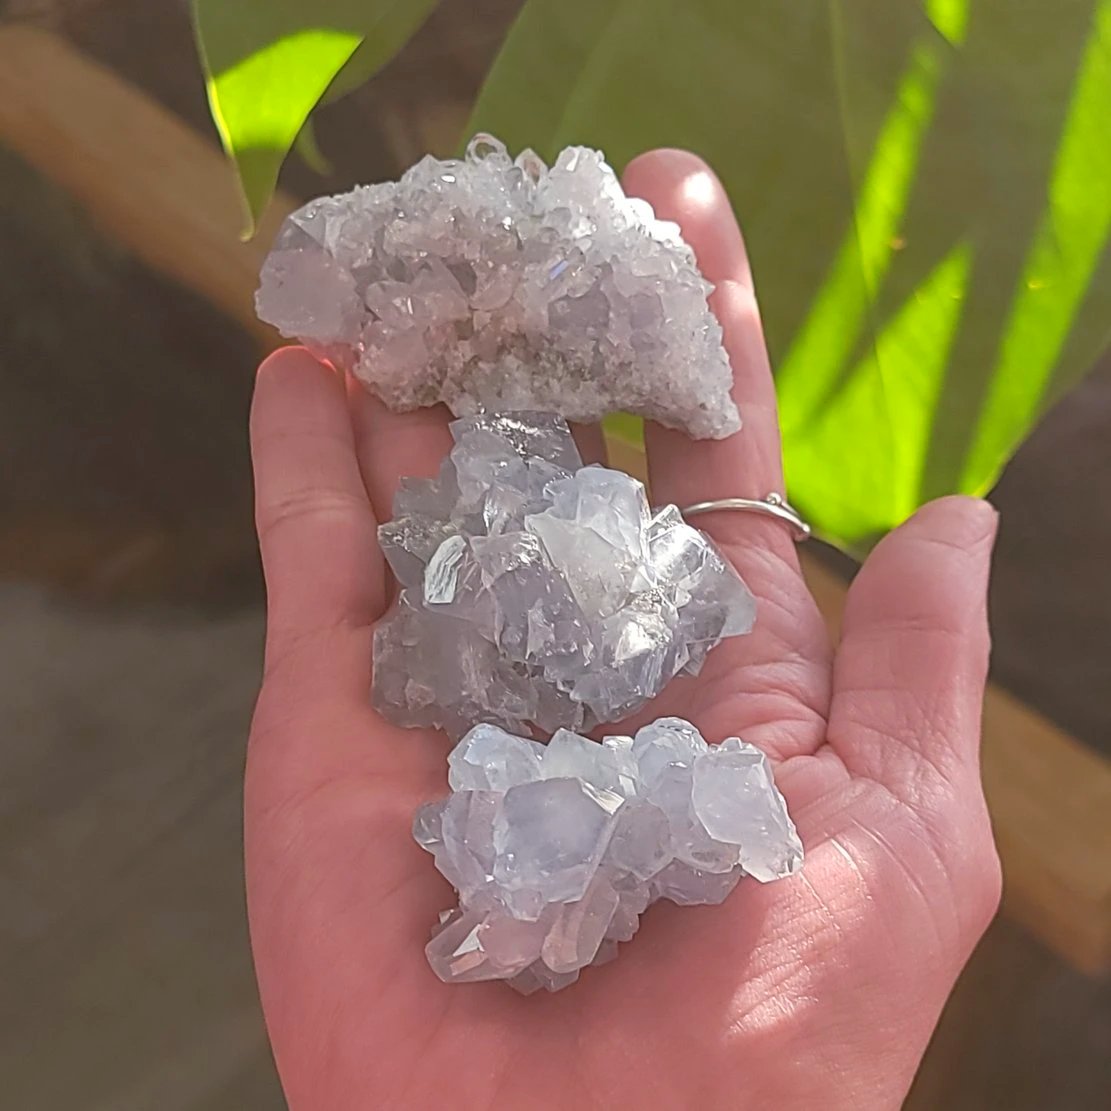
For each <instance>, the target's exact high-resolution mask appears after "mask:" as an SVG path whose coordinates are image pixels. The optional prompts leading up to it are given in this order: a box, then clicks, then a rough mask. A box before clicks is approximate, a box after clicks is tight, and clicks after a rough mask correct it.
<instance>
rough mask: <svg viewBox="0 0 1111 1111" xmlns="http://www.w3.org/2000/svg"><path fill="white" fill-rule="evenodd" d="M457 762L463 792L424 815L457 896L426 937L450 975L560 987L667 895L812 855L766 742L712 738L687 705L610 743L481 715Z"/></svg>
mask: <svg viewBox="0 0 1111 1111" xmlns="http://www.w3.org/2000/svg"><path fill="white" fill-rule="evenodd" d="M449 765H450V783H451V786H452V788H453V793H452V794H451V795H450V796H448V798H446V799H444V800H441V801H439V802H433V803H428V804H426V805H425V806H422V807H421V808H420V809H419V810H418V811H417V814H416V816H415V818H414V821H413V836H414V837H415V838H416V840H417V843H418V844H420V845H421V847H422V848H424V849H426V850H427V851H428V852H430V853H432V854H433V856H434V857H435V860H436V867H437V868H438V869H439V870H440V871H441V872H442V873H443V875H444V876H445V877H446V878H447V879H448V880H449V881H450V882H451V884H452V886H453V887H454V888H455V889H456V891H457V892H458V893H459V906H458V907H457V908H456V909H455V910H453V911H445V912H444V913H443V914H442V915H441V918H440V922H439V924H438V925H437V926H436V928H435V929H434V931H433V937H432V940H431V941H430V942H429V943H428V945H427V948H426V952H427V955H428V960H429V963H430V964H431V965H432V968H433V969H434V970H435V972H436V975H437V976H439V977H440V979H441V980H444V981H446V982H448V983H466V982H470V981H474V980H507V981H508V982H509V983H510V984H511V985H512V986H513V987H514V988H516V989H517V990H518V991H521V992H523V993H525V994H529V993H531V992H533V991H538V990H540V989H541V988H544V989H546V990H547V991H557V990H559V989H560V988H563V987H566V986H568V985H569V984H572V983H574V982H575V980H576V979H577V978H578V975H579V972H580V970H581V969H583V968H585V967H586V966H587V965H590V964H604V963H605V962H606V961H609V960H612V959H613V958H614V956H615V955H616V952H617V945H618V943H619V942H624V941H629V940H630V939H631V938H632V937H633V935H634V934H635V933H636V930H637V926H638V925H639V922H640V916H641V914H643V913H644V911H645V909H646V908H647V907H648V906H649V905H650V904H651V903H653V902H655V901H656V900H657V899H670V900H671V901H672V902H675V903H678V904H680V905H682V906H689V905H695V904H699V903H720V902H722V900H724V899H725V898H726V897H727V896H728V895H729V893H730V892H731V891H732V890H733V888H734V887H735V886H736V885H737V883H738V881H739V880H740V879H741V877H742V876H744V875H746V874H748V875H752V876H753V877H754V878H755V879H758V880H760V881H762V882H768V881H770V880H775V879H781V878H783V877H786V876H789V875H792V874H793V873H794V872H796V871H797V870H798V869H799V867H800V866H801V864H802V843H801V841H800V840H799V837H798V834H797V833H796V831H795V827H794V824H793V823H792V821H791V818H790V816H789V815H788V813H787V806H786V803H785V802H784V800H783V796H782V795H781V794H780V793H779V791H778V790H777V789H776V786H775V782H774V780H773V778H772V775H771V770H770V767H769V765H768V762H767V760H766V758H765V757H764V755H763V753H761V752H760V750H759V749H756V748H754V747H753V746H752V745H749V744H746V743H745V742H744V741H741V740H739V739H738V738H736V737H731V738H729V739H728V740H726V741H723V742H722V743H721V744H720V745H708V744H707V743H706V741H705V740H704V739H703V738H702V736H701V734H700V733H699V732H698V730H697V729H695V728H694V726H693V725H691V724H690V723H689V722H686V721H683V720H682V719H680V718H662V719H660V720H659V721H656V722H653V723H652V724H651V725H646V726H644V727H643V728H642V729H641V730H640V731H639V732H638V733H637V734H636V736H635V737H607V738H606V740H605V741H604V742H603V743H601V744H599V743H598V742H596V741H592V740H589V739H588V738H586V737H582V736H579V735H577V734H575V733H572V732H570V731H568V730H561V731H559V732H558V733H556V735H555V736H554V737H553V738H552V741H551V743H550V744H549V745H548V746H547V747H544V746H542V745H540V744H538V743H537V742H536V741H533V740H530V739H528V738H525V737H515V736H513V735H511V734H509V733H506V732H504V731H503V730H501V729H497V728H495V727H492V726H489V725H479V726H476V727H475V728H474V729H472V730H471V731H470V732H469V733H468V734H467V735H466V736H465V737H464V738H463V739H462V741H460V742H459V744H458V745H457V746H456V748H455V750H454V751H453V752H452V754H451V757H450V758H449Z"/></svg>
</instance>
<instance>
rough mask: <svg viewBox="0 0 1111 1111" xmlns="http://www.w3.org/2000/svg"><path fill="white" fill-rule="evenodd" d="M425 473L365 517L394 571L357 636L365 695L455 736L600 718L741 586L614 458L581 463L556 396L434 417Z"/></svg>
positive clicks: (731, 619)
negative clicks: (385, 597) (439, 457)
mask: <svg viewBox="0 0 1111 1111" xmlns="http://www.w3.org/2000/svg"><path fill="white" fill-rule="evenodd" d="M451 432H452V436H453V437H454V440H455V443H454V446H453V448H452V450H451V452H450V454H449V456H448V457H447V459H446V460H445V461H444V463H443V466H442V468H441V470H440V474H439V477H438V478H436V479H434V480H433V479H404V480H403V481H402V484H401V486H400V487H399V489H398V492H397V495H396V498H395V501H394V519H393V520H392V521H390V522H389V523H387V524H384V525H382V526H381V527H380V528H379V531H378V535H379V540H380V542H381V545H382V550H383V551H384V552H385V555H386V558H387V560H388V561H389V563H390V566H391V567H392V568H393V571H394V574H395V575H396V577H397V579H398V582H399V583H400V586H401V592H400V596H399V598H398V600H397V603H396V604H395V606H394V607H393V609H392V610H391V611H390V613H389V614H388V615H387V616H386V618H385V619H384V620H383V621H382V622H380V623H379V625H378V628H377V629H376V631H375V637H374V668H373V688H372V695H373V700H374V704H375V706H376V707H377V708H378V709H379V711H380V712H381V713H382V714H383V715H384V716H385V717H387V718H389V719H390V720H391V721H394V722H396V723H398V724H401V725H410V726H437V727H440V728H442V729H444V730H446V732H447V733H448V734H449V735H450V736H452V737H454V738H456V739H457V738H459V737H461V736H462V735H463V734H464V733H465V732H466V731H467V730H468V729H470V727H471V726H472V725H475V724H477V723H479V722H491V723H494V724H497V725H501V726H503V727H504V728H506V729H508V730H510V731H512V732H515V733H524V734H527V733H530V732H539V733H541V734H543V735H544V736H549V735H550V734H551V733H553V732H554V731H555V730H556V729H560V728H567V729H574V730H585V729H590V728H592V727H593V726H595V725H597V724H598V723H602V722H610V721H617V720H620V719H621V718H623V717H625V716H626V715H628V714H630V713H632V712H634V711H635V710H637V709H639V708H640V707H641V706H643V705H644V703H646V702H647V701H648V700H649V699H650V698H652V697H654V696H655V695H656V694H658V693H659V692H660V691H661V690H662V689H663V687H664V686H665V685H666V684H667V682H668V681H669V680H670V679H671V678H672V677H673V676H675V675H677V674H679V673H680V672H685V673H689V674H697V673H698V671H699V669H700V668H701V666H702V663H703V661H704V660H705V658H706V656H707V654H708V653H709V652H710V650H711V649H712V648H713V647H714V646H715V645H717V644H718V643H719V642H720V641H721V640H722V638H724V637H730V636H736V635H739V634H742V633H747V632H748V631H749V630H750V629H751V628H752V625H753V622H754V620H755V616H756V606H755V602H754V600H753V597H752V595H751V594H750V593H749V591H748V588H747V587H746V586H745V584H744V582H743V581H742V580H741V578H740V577H739V576H738V575H737V573H736V571H735V570H734V569H733V567H732V565H731V564H729V562H728V561H727V560H725V559H724V558H723V557H722V555H721V554H720V553H719V552H718V550H717V549H716V548H715V547H714V545H713V543H712V542H711V541H710V539H709V538H708V537H707V536H706V535H705V534H704V533H702V532H699V531H698V530H697V529H694V528H692V527H691V526H690V525H688V524H687V523H686V522H685V521H684V520H683V518H682V517H681V516H680V514H679V512H678V510H677V509H676V508H675V507H674V506H665V507H664V508H662V509H657V510H652V509H650V508H649V506H648V502H647V499H646V497H645V492H644V487H643V485H642V484H641V483H640V482H638V481H637V480H636V479H634V478H631V477H630V476H629V475H627V474H624V473H623V472H621V471H614V470H609V469H607V468H605V467H599V466H589V467H584V466H583V465H582V460H581V458H580V456H579V453H578V450H577V449H576V447H575V441H574V439H573V438H572V436H571V433H570V431H569V429H568V427H567V424H566V423H565V422H564V421H563V420H562V419H561V418H560V417H557V416H556V415H555V414H552V413H535V412H514V413H493V414H483V415H479V416H474V417H464V418H461V419H459V420H457V421H455V422H454V423H453V424H452V426H451Z"/></svg>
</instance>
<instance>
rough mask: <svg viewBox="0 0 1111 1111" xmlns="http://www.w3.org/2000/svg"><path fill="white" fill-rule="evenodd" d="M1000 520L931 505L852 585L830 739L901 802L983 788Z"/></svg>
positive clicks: (979, 507) (969, 508)
mask: <svg viewBox="0 0 1111 1111" xmlns="http://www.w3.org/2000/svg"><path fill="white" fill-rule="evenodd" d="M997 521H998V516H997V514H996V512H995V510H994V509H993V508H992V507H991V506H990V505H988V503H987V502H985V501H981V500H979V499H977V498H965V497H950V498H942V499H940V500H938V501H935V502H931V503H930V504H929V505H926V506H924V507H923V508H922V509H920V510H919V511H918V512H917V513H916V514H915V515H914V516H913V517H912V518H911V519H910V520H909V521H907V522H906V523H905V524H903V525H902V526H900V527H899V528H897V529H896V530H895V531H894V532H892V533H891V534H890V535H888V536H887V537H885V538H884V539H883V540H882V541H881V542H880V543H879V545H878V546H877V547H876V549H875V551H874V552H873V553H872V555H871V556H870V557H869V558H868V560H867V561H866V562H865V564H864V566H863V567H862V568H861V570H860V573H859V574H858V575H857V577H856V580H855V581H854V582H853V585H852V588H851V589H850V591H849V596H848V600H847V602H846V606H845V614H844V618H843V623H842V639H841V645H840V648H839V649H838V653H837V658H836V661H835V665H834V694H833V701H832V704H831V707H830V723H829V740H830V743H831V745H833V747H834V748H835V749H836V750H837V752H838V754H839V755H840V756H841V758H842V760H843V761H844V762H845V764H846V766H847V767H848V768H849V770H850V771H851V772H852V773H854V774H856V775H861V776H866V777H867V778H869V779H872V780H874V781H876V782H879V783H882V784H883V785H884V786H886V787H887V788H888V789H889V790H891V792H892V793H893V794H895V795H896V796H897V797H899V798H901V799H902V800H903V801H904V802H908V803H911V804H912V805H913V804H922V803H924V802H925V801H926V800H925V799H924V798H922V797H921V794H922V792H923V791H931V792H933V791H936V790H937V789H939V788H940V789H942V790H943V791H944V793H947V794H951V790H945V789H946V788H950V789H952V788H956V787H959V786H963V785H975V790H976V791H977V793H978V791H979V768H978V758H979V741H980V716H981V711H982V706H983V698H984V685H985V682H986V680H987V666H988V654H989V648H990V638H989V635H988V623H987V585H988V575H989V570H990V562H991V550H992V545H993V543H994V540H995V533H996V527H997Z"/></svg>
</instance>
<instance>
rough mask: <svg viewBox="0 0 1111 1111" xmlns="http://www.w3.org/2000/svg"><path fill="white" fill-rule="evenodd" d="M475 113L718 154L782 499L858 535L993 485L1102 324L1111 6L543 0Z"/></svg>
mask: <svg viewBox="0 0 1111 1111" xmlns="http://www.w3.org/2000/svg"><path fill="white" fill-rule="evenodd" d="M469 130H470V131H475V130H485V131H490V132H493V133H494V134H496V135H498V136H500V137H501V138H502V139H504V140H505V141H506V142H507V143H509V145H510V146H511V147H513V148H518V147H524V146H532V147H534V148H535V149H537V150H538V151H539V152H540V153H541V154H543V155H546V156H548V157H552V156H553V155H554V154H555V152H556V151H557V150H558V149H559V148H560V147H562V146H564V145H566V144H568V143H586V144H591V145H595V146H599V147H601V148H603V149H604V150H605V151H606V152H607V154H608V155H609V157H610V159H611V161H612V162H613V163H614V164H615V165H617V166H619V167H620V166H622V165H624V164H625V163H626V162H627V161H628V160H629V159H630V158H631V157H633V156H634V155H636V154H638V153H639V152H641V151H643V150H647V149H650V148H652V147H656V146H682V147H687V148H689V149H692V150H694V151H696V152H698V153H699V154H701V155H702V156H703V157H704V158H706V159H707V161H709V162H710V163H711V164H712V165H713V166H714V167H715V168H716V169H717V171H718V173H719V174H720V175H721V177H722V180H723V181H724V182H725V185H726V188H727V189H728V191H729V193H730V196H731V198H732V199H733V202H734V205H735V207H736V210H737V212H738V214H739V216H740V218H741V221H742V223H743V225H744V229H745V236H746V241H747V243H748V247H749V252H750V254H751V256H752V262H753V268H754V271H755V273H756V276H757V281H758V284H759V290H760V300H761V309H762V314H763V318H764V325H765V330H766V333H767V337H768V342H769V346H770V349H771V352H772V357H773V362H774V365H775V366H776V368H777V372H776V376H777V388H778V392H779V402H780V411H781V418H782V425H783V434H784V452H785V459H786V466H787V479H788V489H789V492H790V496H791V500H792V502H794V503H796V504H797V505H798V506H799V507H800V509H802V510H803V511H804V512H805V513H806V515H807V516H808V517H809V518H810V519H811V520H813V521H814V522H815V524H816V526H817V527H818V530H819V531H820V533H821V534H822V535H823V536H824V537H826V538H827V539H830V540H833V541H835V542H837V543H839V544H841V545H842V546H844V547H846V548H849V549H851V550H856V551H860V550H863V549H865V548H866V547H867V546H868V545H870V544H871V543H873V542H874V541H875V540H876V539H877V538H878V537H879V536H880V535H882V534H883V533H884V532H885V531H887V530H888V529H890V528H892V527H894V526H895V525H896V524H898V523H899V522H900V521H902V520H903V519H905V518H906V517H907V516H908V515H909V514H910V513H912V512H913V511H914V509H915V508H916V507H917V506H918V505H920V504H921V503H922V502H923V501H925V500H928V499H929V498H931V497H934V496H936V495H939V494H942V493H947V492H969V493H983V492H984V491H986V490H987V489H988V488H989V487H990V486H991V485H992V483H993V482H994V481H995V479H996V478H997V476H998V473H999V470H1000V468H1001V467H1002V466H1003V464H1004V463H1005V461H1006V460H1007V458H1008V457H1009V456H1010V454H1011V453H1012V452H1013V451H1014V449H1015V448H1016V447H1017V446H1018V444H1019V443H1020V442H1021V441H1022V439H1023V438H1024V436H1025V435H1026V434H1027V433H1028V432H1029V431H1030V429H1031V427H1032V425H1033V424H1034V423H1035V422H1036V421H1037V419H1038V417H1039V416H1040V415H1041V414H1042V413H1043V412H1044V411H1045V409H1046V408H1047V407H1048V406H1049V405H1051V404H1052V403H1053V401H1054V400H1056V399H1057V398H1058V397H1059V396H1060V395H1061V393H1062V391H1064V390H1065V389H1067V388H1068V387H1069V386H1070V385H1072V384H1073V383H1075V382H1076V381H1078V380H1079V378H1080V377H1081V376H1082V375H1083V374H1084V373H1086V372H1087V370H1088V369H1089V368H1090V367H1091V365H1092V363H1093V362H1094V360H1095V358H1096V356H1097V355H1098V354H1099V352H1100V351H1101V350H1102V349H1103V348H1104V347H1105V346H1106V345H1107V343H1108V341H1109V340H1111V325H1109V323H1108V322H1109V321H1111V249H1109V242H1111V0H1055V2H1054V3H1053V4H1041V5H1039V4H1024V5H1014V4H1012V3H1008V2H1007V0H923V2H918V0H791V2H790V3H783V2H782V0H745V2H744V3H738V2H737V0H530V2H529V3H527V4H526V5H525V7H524V9H523V10H522V12H521V14H520V16H519V18H518V20H517V22H516V23H515V25H514V27H513V29H512V31H511V32H510V34H509V36H508V38H507V40H506V43H505V45H504V47H503V49H502V52H501V54H500V55H499V57H498V59H497V61H496V62H495V65H494V67H493V69H492V70H491V73H490V75H489V77H488V79H487V82H486V85H485V87H484V89H483V92H482V95H481V97H480V99H479V103H478V105H477V107H476V109H475V113H474V116H473V118H472V120H471V125H470V129H469ZM742 435H743V432H742ZM738 493H750V494H751V493H754V491H750V490H744V489H741V488H738Z"/></svg>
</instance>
